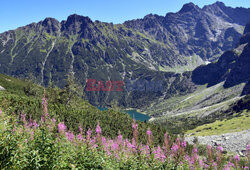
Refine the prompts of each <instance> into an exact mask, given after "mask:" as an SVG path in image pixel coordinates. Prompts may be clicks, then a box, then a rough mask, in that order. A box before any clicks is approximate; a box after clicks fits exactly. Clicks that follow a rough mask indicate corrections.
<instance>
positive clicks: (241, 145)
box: [185, 129, 250, 156]
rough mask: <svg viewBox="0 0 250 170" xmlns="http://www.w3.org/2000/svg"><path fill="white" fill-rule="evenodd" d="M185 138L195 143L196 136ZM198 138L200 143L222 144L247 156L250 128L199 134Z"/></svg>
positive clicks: (229, 149) (225, 147) (226, 148)
mask: <svg viewBox="0 0 250 170" xmlns="http://www.w3.org/2000/svg"><path fill="white" fill-rule="evenodd" d="M185 139H186V141H187V142H189V143H193V141H194V139H195V136H191V137H186V138H185ZM197 139H198V142H199V143H200V144H205V145H211V146H218V145H221V146H222V147H223V149H225V150H226V151H229V152H235V153H237V154H239V155H241V156H246V147H247V145H248V143H249V142H250V129H248V130H245V131H242V132H234V133H225V134H222V135H212V136H197Z"/></svg>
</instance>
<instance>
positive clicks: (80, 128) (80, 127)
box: [78, 124, 83, 134]
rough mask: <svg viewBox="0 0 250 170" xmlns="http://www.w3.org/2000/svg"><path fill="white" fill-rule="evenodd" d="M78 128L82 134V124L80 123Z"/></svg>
mask: <svg viewBox="0 0 250 170" xmlns="http://www.w3.org/2000/svg"><path fill="white" fill-rule="evenodd" d="M78 129H79V132H80V134H82V132H83V130H82V126H81V125H80V124H79V126H78Z"/></svg>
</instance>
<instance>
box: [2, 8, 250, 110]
mask: <svg viewBox="0 0 250 170" xmlns="http://www.w3.org/2000/svg"><path fill="white" fill-rule="evenodd" d="M190 6H191V7H190ZM216 6H218V4H217V5H216ZM189 8H191V9H193V8H194V9H195V14H194V12H193V10H191V11H188V10H187V9H189ZM225 9H227V11H226V13H228V11H229V12H230V11H232V10H233V11H235V10H236V9H234V8H232V9H231V8H229V7H225ZM237 10H240V11H242V10H243V12H239V13H247V12H248V11H249V14H250V9H241V8H239V9H238V8H237ZM180 11H181V12H182V13H184V14H185V17H183V14H180V12H177V13H168V14H166V16H165V17H164V16H158V15H153V14H151V15H147V16H145V17H144V18H143V19H139V20H133V21H127V22H126V23H124V24H112V23H105V22H100V21H94V22H93V21H92V20H91V19H90V18H89V17H84V16H79V15H77V14H73V15H70V16H69V17H68V18H67V20H63V21H61V22H59V21H57V20H56V19H54V18H46V19H44V20H43V21H40V22H38V23H32V24H29V25H27V26H24V27H19V28H18V29H16V30H12V31H8V32H4V33H2V34H0V64H1V66H0V73H3V74H8V75H11V76H16V77H21V78H33V79H34V80H35V82H37V83H39V84H42V85H44V86H48V85H50V84H54V85H56V86H59V87H64V86H65V84H66V81H65V79H66V78H67V76H68V75H69V74H73V76H74V78H75V79H76V83H78V84H79V85H81V86H82V87H83V88H85V86H86V80H87V79H89V78H95V79H97V80H102V81H107V80H114V81H124V80H150V81H154V80H157V79H161V80H163V82H164V83H163V84H164V88H165V89H164V91H163V92H158V93H154V94H142V93H141V92H134V93H129V92H128V91H124V93H123V94H116V93H103V92H97V93H95V94H94V93H87V97H88V99H89V100H90V102H91V103H92V104H94V105H99V104H101V105H105V104H107V103H108V104H110V102H111V101H112V100H113V99H115V100H116V101H118V103H120V105H123V106H125V107H128V106H129V107H139V106H141V105H144V104H150V101H152V100H154V99H156V98H158V97H159V96H164V98H167V97H170V96H172V95H178V94H186V93H188V92H192V91H193V90H194V89H195V88H196V85H195V84H194V83H193V82H192V80H191V77H190V72H187V73H185V72H184V71H186V70H192V69H193V68H195V67H196V66H198V65H201V64H204V63H205V62H207V61H209V60H211V61H212V60H216V59H217V58H218V57H216V55H219V54H220V53H222V51H224V50H228V49H231V48H233V46H234V45H236V44H237V42H238V40H239V39H240V37H241V34H240V33H239V32H238V31H239V29H242V28H243V26H240V25H237V24H236V23H233V24H232V23H229V22H227V21H224V20H223V19H220V20H219V21H223V22H222V24H221V23H220V22H215V21H217V20H216V17H217V18H218V16H214V15H212V14H209V15H208V14H206V15H205V17H203V15H202V14H205V13H208V12H204V11H203V9H201V8H199V7H197V6H194V4H193V5H192V4H187V5H186V6H185V5H184V7H183V9H182V10H180ZM197 12H198V14H196V13H197ZM220 12H221V11H220ZM236 12H237V11H236ZM226 13H225V14H226ZM210 15H211V16H212V17H211V16H210ZM230 16H231V15H230ZM232 16H235V15H233V14H232ZM213 17H214V18H213ZM211 18H212V19H211ZM241 18H245V17H241ZM210 19H211V20H210ZM208 21H211V22H208ZM232 21H233V20H232ZM244 21H245V20H244V19H242V21H241V22H244ZM135 22H137V23H136V24H133V23H135ZM175 23H176V24H175ZM214 23H216V24H215V25H213V24H214ZM225 23H226V24H227V25H226V27H224V25H223V24H225ZM189 24H191V25H190V27H189ZM212 26H213V27H212ZM230 26H232V27H230ZM210 27H211V29H210ZM214 27H215V28H214ZM144 28H145V29H144ZM220 29H221V30H222V31H221V30H220ZM216 30H220V31H221V34H218V35H217V34H216V33H217V32H214V33H213V32H212V31H216ZM242 32H243V30H242ZM210 35H213V36H212V39H211V40H209V41H208V38H210ZM190 37H191V38H190ZM216 39H218V41H216V42H214V40H216ZM242 41H243V40H242ZM186 42H187V43H186ZM218 44H222V45H218ZM201 47H202V48H201ZM218 47H220V48H218ZM197 49H199V51H198V52H197ZM195 51H196V52H195ZM202 51H203V52H202ZM201 53H204V54H205V53H206V55H207V56H210V57H206V55H202V54H201ZM208 58H209V60H208ZM173 70H175V71H178V72H181V73H170V72H167V71H173ZM183 72H184V73H183ZM175 86H176V87H177V88H175ZM144 97H146V98H144ZM135 99H136V102H132V101H134V100H135ZM145 101H147V102H145ZM135 103H136V104H135Z"/></svg>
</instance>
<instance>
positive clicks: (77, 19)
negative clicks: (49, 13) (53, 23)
mask: <svg viewBox="0 0 250 170" xmlns="http://www.w3.org/2000/svg"><path fill="white" fill-rule="evenodd" d="M62 24H63V26H62V31H63V30H67V31H70V32H73V33H74V34H76V33H78V32H80V31H82V30H84V29H85V28H86V27H87V26H88V25H89V24H93V22H92V20H91V19H90V18H89V17H85V16H81V15H77V14H73V15H70V16H69V17H68V18H67V20H66V21H63V22H62Z"/></svg>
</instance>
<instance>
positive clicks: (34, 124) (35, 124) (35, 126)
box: [32, 120, 38, 128]
mask: <svg viewBox="0 0 250 170" xmlns="http://www.w3.org/2000/svg"><path fill="white" fill-rule="evenodd" d="M32 125H33V127H34V128H37V127H38V124H37V123H36V121H35V120H34V121H33V123H32Z"/></svg>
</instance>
